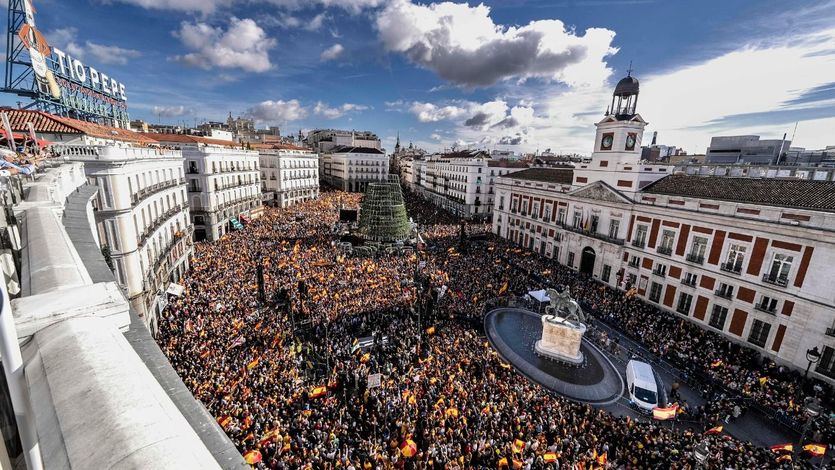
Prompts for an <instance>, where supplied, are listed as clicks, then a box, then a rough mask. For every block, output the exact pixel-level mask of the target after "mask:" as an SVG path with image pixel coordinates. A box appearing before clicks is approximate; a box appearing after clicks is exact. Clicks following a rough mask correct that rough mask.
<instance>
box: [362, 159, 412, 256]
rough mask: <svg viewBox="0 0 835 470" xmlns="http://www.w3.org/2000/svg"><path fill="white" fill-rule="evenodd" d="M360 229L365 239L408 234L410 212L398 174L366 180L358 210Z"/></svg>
mask: <svg viewBox="0 0 835 470" xmlns="http://www.w3.org/2000/svg"><path fill="white" fill-rule="evenodd" d="M360 231H361V232H362V234H363V236H364V237H365V239H366V240H372V241H377V242H382V243H390V242H397V241H403V240H406V239H408V238H409V233H410V231H411V227H410V224H409V216H408V215H407V214H406V204H405V202H403V193H402V191H401V189H400V179H399V178H398V177H397V175H388V177H387V180H386V181H385V182H382V181H381V182H375V183H369V184H368V188H367V189H366V190H365V198H364V199H363V201H362V208H361V210H360Z"/></svg>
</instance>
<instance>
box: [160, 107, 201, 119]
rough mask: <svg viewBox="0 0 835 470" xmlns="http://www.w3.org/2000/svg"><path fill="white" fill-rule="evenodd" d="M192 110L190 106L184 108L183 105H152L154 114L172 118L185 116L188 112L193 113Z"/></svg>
mask: <svg viewBox="0 0 835 470" xmlns="http://www.w3.org/2000/svg"><path fill="white" fill-rule="evenodd" d="M193 113H194V110H193V109H191V108H186V107H185V106H182V105H181V106H154V114H156V115H158V116H161V117H166V118H172V117H180V116H185V115H188V114H193Z"/></svg>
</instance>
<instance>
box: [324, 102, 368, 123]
mask: <svg viewBox="0 0 835 470" xmlns="http://www.w3.org/2000/svg"><path fill="white" fill-rule="evenodd" d="M366 109H368V106H364V105H361V104H353V103H345V104H343V105H342V106H339V107H336V108H331V107H330V106H328V105H327V104H325V103H323V102H321V101H319V102H317V103H316V105H315V106H314V107H313V113H314V114H316V115H317V116H322V117H323V118H325V119H337V118H341V117H342V116H344V115H345V114H347V113H350V112H352V111H365V110H366Z"/></svg>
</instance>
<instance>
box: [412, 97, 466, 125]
mask: <svg viewBox="0 0 835 470" xmlns="http://www.w3.org/2000/svg"><path fill="white" fill-rule="evenodd" d="M409 111H410V112H411V113H412V114H414V115H415V117H417V118H418V121H420V122H438V121H444V120H447V119H456V118H459V117H462V116H464V115H466V114H467V109H466V108H465V107H461V106H456V105H445V106H444V105H435V104H432V103H420V102H417V101H416V102H414V103H412V104H411V105H410V106H409Z"/></svg>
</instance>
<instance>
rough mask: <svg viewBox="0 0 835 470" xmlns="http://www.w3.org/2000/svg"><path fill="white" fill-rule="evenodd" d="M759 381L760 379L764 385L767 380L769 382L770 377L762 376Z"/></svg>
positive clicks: (761, 384)
mask: <svg viewBox="0 0 835 470" xmlns="http://www.w3.org/2000/svg"><path fill="white" fill-rule="evenodd" d="M759 381H760V387H762V386H763V385H765V383H766V382H768V377H760V378H759Z"/></svg>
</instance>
